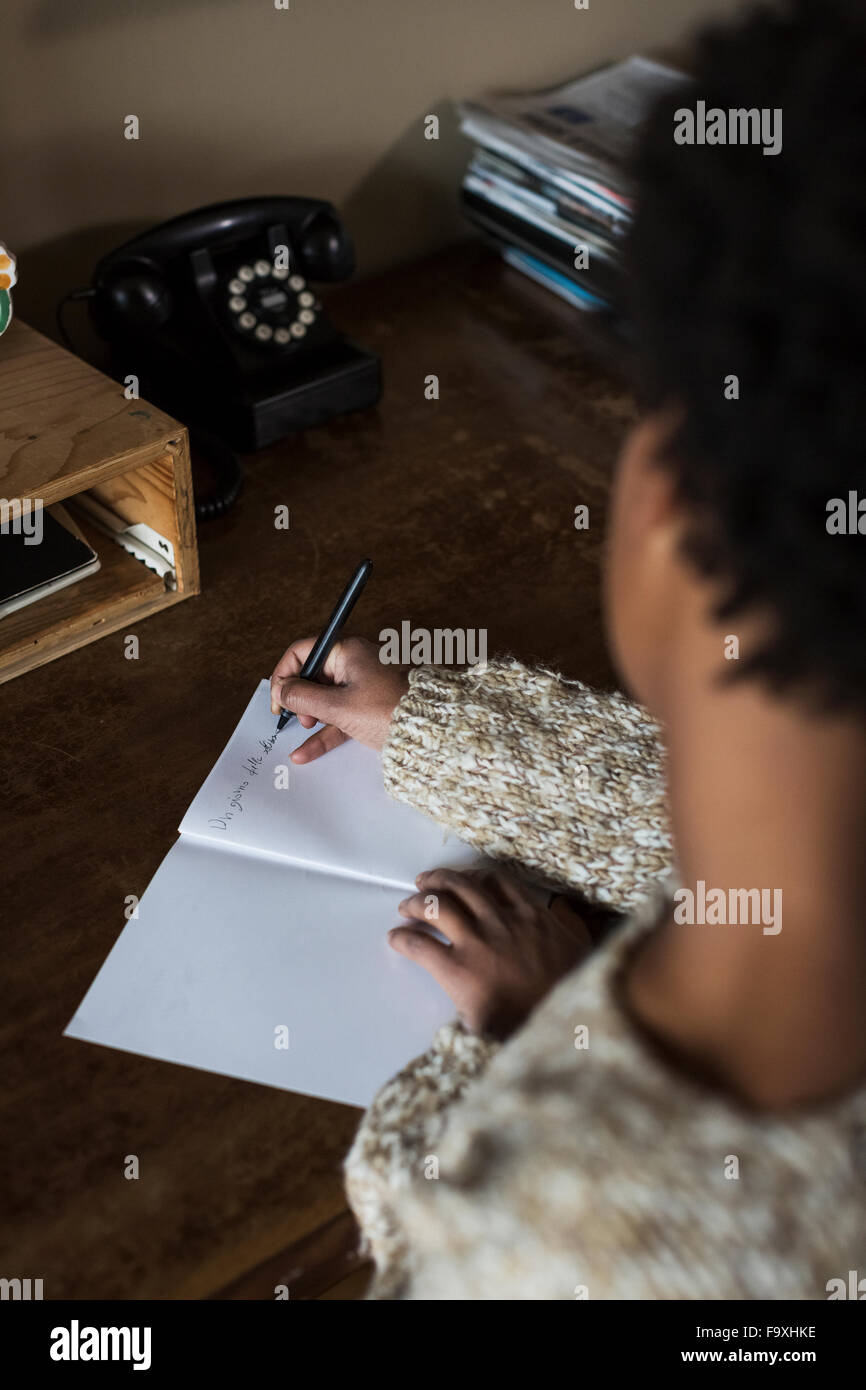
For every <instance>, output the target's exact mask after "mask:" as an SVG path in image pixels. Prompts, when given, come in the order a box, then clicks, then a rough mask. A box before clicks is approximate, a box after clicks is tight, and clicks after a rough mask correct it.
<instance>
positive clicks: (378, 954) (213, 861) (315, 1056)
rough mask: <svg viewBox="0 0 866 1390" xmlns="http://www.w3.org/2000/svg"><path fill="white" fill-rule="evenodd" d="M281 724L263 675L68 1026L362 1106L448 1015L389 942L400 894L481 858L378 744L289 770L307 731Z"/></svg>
mask: <svg viewBox="0 0 866 1390" xmlns="http://www.w3.org/2000/svg"><path fill="white" fill-rule="evenodd" d="M275 727H276V721H275V719H274V716H273V715H272V714H271V709H270V692H269V687H268V682H267V681H262V682H261V684H260V686H259V688H258V690H257V691H256V692H255V694H254V696H253V698H252V699H251V701H250V703H249V705H248V706H247V709H246V711H245V713H244V716H243V718H242V719H241V722H240V723H239V724H238V726H237V728H236V729H235V731H234V733H233V734H232V737H231V738H230V740H229V742H228V744H227V746H226V748H225V750H224V751H223V753H222V755H221V756H220V758H219V760H218V761H217V763H216V765H215V767H214V768H213V771H212V772H211V773H210V775H209V776H208V778H207V780H206V781H205V783H204V785H203V786H202V788H201V791H200V792H199V793H198V795H197V796H196V798H195V800H194V801H193V803H192V805H191V806H190V808H189V810H188V811H187V813H186V815H185V816H184V818H183V821H182V822H181V826H180V839H179V840H178V841H177V842H176V844H175V845H174V846H173V847H172V849H171V850H170V851H169V853H168V854H167V855H166V858H165V859H164V860H163V862H162V864H161V865H160V867H159V869H158V870H157V872H156V875H155V876H154V878H153V880H152V882H151V883H150V886H149V887H148V889H147V891H146V893H145V894H144V896H143V897H142V899H141V902H140V904H139V906H138V916H137V917H135V918H132V919H131V920H130V921H129V922H127V924H126V926H125V927H124V928H123V931H122V932H121V934H120V936H119V937H118V939H117V941H116V943H115V945H114V947H113V949H112V951H111V953H110V955H109V956H108V958H107V960H106V961H105V964H104V965H103V966H102V969H101V970H100V971H99V974H98V975H97V977H96V979H95V980H94V982H93V984H92V985H91V987H90V989H89V990H88V992H87V994H86V995H85V997H84V999H83V1000H82V1002H81V1004H80V1006H79V1008H78V1011H77V1012H76V1014H75V1016H74V1018H73V1019H72V1021H71V1023H70V1024H69V1027H68V1028H67V1029H66V1036H67V1037H72V1038H81V1039H83V1040H84V1041H87V1042H93V1043H102V1044H104V1045H105V1046H108V1047H117V1048H121V1049H123V1050H124V1051H127V1052H138V1053H142V1054H144V1055H145V1056H148V1057H158V1058H161V1059H163V1060H165V1061H168V1062H179V1063H181V1064H183V1065H185V1066H191V1067H201V1068H204V1069H205V1070H206V1071H213V1072H221V1073H223V1074H225V1075H227V1076H236V1077H241V1078H243V1079H244V1080H247V1081H259V1082H262V1083H264V1084H265V1085H269V1086H279V1087H282V1088H284V1089H286V1090H290V1091H303V1092H306V1093H307V1094H309V1095H314V1096H323V1097H327V1098H328V1099H331V1100H338V1101H345V1102H347V1103H349V1104H354V1105H367V1104H368V1103H369V1102H370V1100H371V1099H372V1097H373V1095H374V1094H375V1092H376V1090H377V1088H378V1087H379V1086H380V1085H381V1084H382V1083H383V1082H384V1081H386V1080H387V1079H388V1078H389V1077H390V1076H392V1075H393V1074H394V1072H395V1071H398V1070H399V1069H400V1067H402V1066H403V1065H404V1064H405V1063H406V1062H407V1061H409V1059H410V1058H411V1057H413V1056H415V1055H416V1054H417V1053H419V1052H423V1051H424V1049H425V1048H426V1047H427V1046H428V1045H429V1043H430V1040H431V1038H432V1035H433V1033H434V1032H435V1030H436V1028H438V1027H439V1026H440V1024H442V1023H444V1022H446V1021H447V1020H448V1019H449V1018H452V1017H453V1015H454V1007H453V1005H452V1004H451V1002H450V1000H449V999H448V998H447V996H446V995H445V994H444V993H443V992H442V990H441V989H440V988H439V986H438V985H436V984H435V983H434V982H433V980H431V979H430V977H429V976H428V975H427V974H426V972H425V971H423V970H421V969H420V968H419V967H418V966H417V965H414V964H413V963H412V962H411V961H408V960H406V959H404V958H403V957H401V956H398V955H397V954H396V952H395V951H393V950H392V949H391V947H390V946H389V945H388V942H387V931H388V929H389V927H392V926H396V925H397V924H398V923H399V922H400V921H401V920H402V919H401V918H400V917H399V915H398V913H397V911H396V908H397V904H398V903H399V902H400V900H401V899H402V898H403V897H405V896H406V894H407V892H408V891H410V890H411V889H412V888H413V880H414V878H415V875H416V874H417V873H419V872H420V870H421V869H426V868H433V867H435V866H436V865H442V864H444V865H448V866H450V867H452V868H465V867H468V866H469V865H470V864H472V863H474V862H476V860H477V855H476V854H475V852H474V851H473V850H471V849H470V848H469V847H468V846H466V845H464V844H462V843H461V842H460V841H459V840H457V839H455V838H454V837H453V836H446V834H445V832H443V830H442V829H441V828H440V827H439V826H437V825H435V824H434V823H433V822H432V821H431V820H429V819H428V818H427V817H426V816H423V815H421V814H420V813H419V812H417V811H414V810H412V809H411V808H410V807H407V806H403V805H400V804H399V803H398V802H395V801H392V800H391V798H390V797H389V796H388V794H387V793H386V791H385V789H384V787H383V784H382V769H381V764H380V761H379V758H378V755H377V754H375V753H373V752H371V751H370V750H369V749H367V748H363V747H361V746H360V745H359V744H356V743H345V744H343V745H342V746H341V747H340V748H337V749H335V750H334V751H333V752H331V753H328V754H327V755H326V756H325V757H323V758H321V759H320V760H318V761H317V762H314V763H310V764H308V765H306V766H301V767H295V766H294V764H291V763H289V754H290V753H291V752H292V750H293V749H294V748H296V747H297V745H298V744H299V743H301V742H303V740H304V739H305V738H307V737H308V736H309V735H308V732H307V731H306V730H304V729H301V728H300V727H299V726H298V724H297V722H296V721H292V723H291V724H290V725H289V726H288V727H287V728H286V729H285V730H284V731H283V733H281V734H279V735H276V736H275V732H274V731H275ZM280 768H283V769H286V768H288V787H285V786H284V785H281V784H282V783H284V782H285V775H284V773H283V774H280V771H279V769H280ZM286 1043H287V1044H288V1045H286Z"/></svg>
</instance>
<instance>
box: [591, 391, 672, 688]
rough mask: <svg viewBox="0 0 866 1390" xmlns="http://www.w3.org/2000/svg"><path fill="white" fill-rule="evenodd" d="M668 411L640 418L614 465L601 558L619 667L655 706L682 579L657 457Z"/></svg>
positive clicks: (666, 437) (667, 432) (666, 434)
mask: <svg viewBox="0 0 866 1390" xmlns="http://www.w3.org/2000/svg"><path fill="white" fill-rule="evenodd" d="M675 428H676V416H675V415H674V414H673V412H664V413H662V412H659V413H657V414H653V415H648V416H646V417H645V418H644V419H642V420H641V421H640V422H639V423H638V424H637V425H635V426H634V427H633V429H632V430H631V431H630V432H629V434H628V436H627V438H626V440H625V442H624V444H623V447H622V450H621V452H620V456H619V460H618V462H617V467H616V475H615V478H614V486H613V497H612V504H611V514H610V523H609V528H608V536H607V548H606V564H605V586H604V592H605V619H606V625H607V633H608V640H609V642H610V645H611V649H612V652H613V657H614V661H615V662H616V665H617V668H618V670H619V673H620V675H621V677H622V679H623V680H624V682H625V684H626V685H627V686H628V688H629V689H630V690H631V691H632V693H633V694H634V695H635V696H636V697H637V698H638V699H639V700H641V701H642V702H643V703H644V704H646V705H647V706H648V707H649V708H650V709H652V710H654V711H656V712H658V707H659V703H660V699H661V690H660V682H661V681H662V680H663V674H664V669H665V663H666V660H667V652H668V647H669V644H670V642H671V641H672V640H673V637H674V628H675V619H676V615H677V611H678V599H679V593H678V586H679V585H680V584H681V583H682V573H683V571H682V558H681V554H680V541H681V537H682V515H681V510H680V508H679V506H678V505H677V502H676V498H675V495H674V485H673V476H672V473H671V470H670V469H668V468H666V467H665V466H664V464H663V462H662V461H661V460H662V459H663V456H664V451H665V449H666V448H667V447H668V444H669V441H670V439H671V435H672V433H673V431H674V430H675Z"/></svg>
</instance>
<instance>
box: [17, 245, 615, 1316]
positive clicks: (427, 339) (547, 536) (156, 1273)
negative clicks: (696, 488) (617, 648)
mask: <svg viewBox="0 0 866 1390" xmlns="http://www.w3.org/2000/svg"><path fill="white" fill-rule="evenodd" d="M331 304H332V307H333V310H334V316H335V318H336V320H337V322H338V323H339V324H340V326H341V327H343V328H345V329H346V330H347V331H348V332H350V333H352V334H353V335H354V336H356V337H357V338H358V339H359V340H360V341H361V342H363V343H364V344H366V345H368V346H370V347H373V348H376V349H377V350H378V351H379V352H381V354H382V356H383V358H384V370H385V397H384V399H383V401H382V403H381V405H380V406H379V408H378V409H377V410H375V411H370V412H367V413H366V414H364V415H358V416H348V417H345V418H343V419H341V420H337V421H334V422H333V423H332V424H330V425H329V426H327V427H325V428H322V429H319V430H316V431H311V432H308V433H307V434H305V435H303V436H301V437H298V438H296V439H293V440H289V441H288V442H286V443H284V444H282V445H280V446H277V447H274V448H271V449H268V450H266V451H264V452H262V453H260V454H257V455H255V456H254V457H252V458H251V459H250V460H249V462H248V468H247V484H246V490H245V492H244V495H243V497H242V499H241V501H240V502H239V504H238V505H237V506H236V507H235V509H234V510H233V511H232V512H231V513H230V514H229V515H228V516H227V517H225V518H223V519H222V520H220V521H217V522H212V523H210V524H207V525H205V526H203V527H202V528H201V529H200V537H199V538H200V550H201V579H202V593H201V595H200V596H199V597H197V598H193V599H191V600H190V601H189V602H188V603H184V604H181V605H180V606H179V607H177V608H173V609H169V610H167V611H166V612H163V613H160V614H157V615H156V616H154V617H152V618H149V619H147V620H146V621H144V622H142V623H140V624H139V625H138V627H137V628H136V631H137V633H138V636H139V639H140V657H139V659H138V660H137V661H129V660H126V659H125V658H124V654H123V634H116V635H112V636H109V637H106V638H105V639H104V640H102V641H100V642H97V643H94V644H92V645H91V646H89V647H86V648H83V649H82V650H80V651H77V652H73V653H72V654H70V655H69V656H66V657H64V658H62V659H61V660H58V661H56V662H54V663H53V664H51V665H49V666H46V667H45V668H43V669H42V670H39V671H35V672H32V673H30V674H28V675H26V676H22V677H20V678H19V679H17V680H15V681H12V682H10V683H9V684H8V685H6V686H5V687H3V688H2V692H0V700H2V704H3V719H2V732H0V748H2V754H0V766H2V779H3V784H4V794H3V806H4V814H3V871H2V881H3V886H2V896H0V923H2V926H0V930H2V946H0V949H2V956H3V975H4V978H5V982H6V988H5V991H4V994H5V998H4V1007H3V1009H2V1012H0V1038H2V1054H3V1057H4V1079H3V1087H2V1095H0V1130H2V1134H3V1145H2V1147H3V1151H4V1159H5V1168H6V1173H5V1175H4V1176H3V1178H2V1181H0V1265H2V1267H0V1274H2V1275H4V1276H6V1277H10V1278H11V1277H15V1276H18V1277H22V1278H23V1277H28V1276H29V1277H31V1278H42V1279H43V1281H44V1294H45V1297H46V1298H200V1297H205V1296H208V1295H214V1294H222V1295H223V1296H231V1297H265V1298H267V1297H273V1287H274V1284H275V1283H279V1282H288V1283H289V1284H290V1286H291V1288H292V1296H293V1297H296V1296H299V1295H300V1296H318V1295H321V1294H323V1292H324V1291H325V1290H326V1289H328V1288H331V1289H332V1295H331V1296H339V1292H338V1291H339V1290H340V1289H341V1288H345V1289H346V1291H347V1292H349V1291H351V1288H352V1286H353V1285H352V1278H349V1281H348V1283H341V1281H343V1280H345V1279H346V1277H347V1276H349V1275H350V1273H351V1271H352V1256H351V1247H352V1243H353V1238H352V1226H351V1222H350V1220H349V1218H348V1217H347V1215H346V1205H345V1198H344V1195H343V1191H342V1184H341V1177H340V1164H341V1160H342V1157H343V1155H344V1154H345V1152H346V1150H347V1148H348V1146H349V1144H350V1142H351V1139H352V1135H353V1133H354V1130H355V1127H356V1125H357V1121H358V1115H359V1112H358V1111H356V1110H354V1109H351V1108H349V1107H347V1106H340V1105H335V1104H331V1103H328V1102H324V1101H317V1100H311V1099H308V1098H305V1097H303V1096H297V1095H292V1094H288V1093H285V1092H281V1091H276V1090H272V1089H268V1088H266V1087H263V1086H255V1085H251V1084H248V1083H245V1082H240V1081H233V1080H229V1079H227V1078H226V1077H221V1076H211V1075H208V1074H206V1073H203V1072H198V1071H191V1070H187V1069H185V1068H182V1067H177V1066H171V1065H169V1064H167V1063H162V1062H155V1061H150V1060H148V1059H146V1058H143V1057H135V1056H131V1055H126V1054H124V1053H121V1052H114V1051H111V1050H109V1049H106V1048H101V1047H95V1046H92V1045H90V1044H86V1043H81V1042H77V1041H73V1040H69V1039H64V1038H63V1037H62V1036H61V1034H62V1030H63V1028H64V1027H65V1025H66V1023H67V1022H68V1020H69V1019H70V1017H71V1016H72V1014H73V1013H74V1011H75V1009H76V1007H77V1005H78V1003H79V1001H80V999H81V998H82V996H83V994H84V993H85V991H86V989H87V987H88V986H89V984H90V982H91V980H92V979H93V977H94V975H95V974H96V971H97V970H98V968H99V966H100V965H101V963H102V961H103V959H104V957H105V956H106V954H107V952H108V950H109V949H110V947H111V945H112V943H113V941H114V939H115V937H116V935H117V933H118V931H119V929H120V927H121V926H122V923H123V907H124V899H125V898H126V896H127V894H130V893H135V894H138V895H140V894H141V893H143V892H144V889H145V888H146V886H147V883H148V881H149V880H150V878H151V877H152V875H153V873H154V872H155V870H156V868H157V867H158V865H159V863H160V861H161V859H162V858H163V856H164V855H165V853H166V852H167V850H168V849H169V847H170V846H171V845H172V843H173V842H174V840H175V837H176V828H177V825H178V823H179V821H180V818H181V815H182V813H183V812H184V810H185V809H186V807H187V805H188V804H189V802H190V800H191V799H192V797H193V795H194V793H195V792H196V790H197V789H198V787H199V785H200V784H201V782H202V780H203V779H204V777H205V775H206V773H207V772H208V771H209V769H210V767H211V765H212V763H213V761H214V758H215V757H216V755H217V753H218V752H219V751H220V749H221V748H222V747H223V745H224V743H225V741H226V739H227V737H228V735H229V733H230V732H231V730H232V728H233V727H234V725H235V723H236V721H237V719H238V716H239V714H240V712H241V710H243V708H244V706H245V704H246V702H247V700H248V699H249V695H250V691H251V689H252V688H253V685H254V684H255V682H256V681H257V680H258V679H259V678H260V677H261V676H263V675H267V674H268V673H269V671H270V669H271V667H272V665H273V664H274V662H275V660H276V658H277V657H278V656H279V655H280V653H281V652H282V650H283V649H284V647H285V646H286V645H287V644H288V642H289V641H290V640H291V639H292V638H293V637H296V636H300V635H302V634H304V633H307V632H310V631H313V630H314V629H315V627H316V625H317V623H319V622H321V620H322V619H323V618H324V616H326V612H327V609H328V608H329V606H330V603H331V601H332V598H333V595H334V593H336V592H337V590H338V589H339V587H340V586H341V584H342V582H343V581H344V579H345V576H346V573H347V569H348V568H349V567H350V566H351V564H352V563H353V562H354V561H355V559H356V558H357V557H359V556H363V555H371V556H372V557H373V558H374V560H375V565H376V569H375V575H374V579H373V581H372V582H371V584H370V586H369V588H368V590H367V592H366V593H365V595H364V600H363V604H362V606H361V607H360V608H359V610H358V613H357V615H356V623H355V630H356V631H364V632H366V633H367V634H369V635H370V636H373V637H375V636H376V635H377V634H378V632H379V630H380V629H381V628H383V627H393V626H399V623H400V622H401V621H403V620H404V619H409V620H410V621H411V622H412V625H413V626H421V627H428V628H433V627H450V628H454V627H469V628H479V627H480V628H484V627H486V628H487V630H488V648H489V650H490V651H491V653H492V652H496V651H504V650H508V651H511V652H514V653H516V654H517V655H518V656H520V657H522V658H524V659H529V660H533V659H538V660H541V661H543V662H545V663H546V664H550V665H553V666H556V667H559V668H560V669H562V670H563V671H564V672H565V673H566V674H568V675H571V676H579V677H581V678H582V679H585V680H588V681H591V682H594V683H609V682H610V679H611V673H610V670H609V667H608V665H607V661H606V658H605V656H604V653H603V649H602V643H601V638H600V630H599V614H598V583H597V579H598V561H599V552H600V544H601V537H602V531H603V517H604V509H605V498H606V493H607V488H608V481H609V476H610V470H611V466H612V463H613V460H614V458H615V455H616V450H617V446H618V444H619V441H620V440H621V438H622V435H623V432H624V430H625V428H626V426H627V425H628V424H629V423H630V421H631V419H632V418H633V406H632V402H631V399H630V396H629V395H628V393H627V392H626V391H625V390H624V389H623V387H622V385H621V383H620V382H619V381H618V380H617V378H616V377H614V376H612V375H609V374H608V373H607V372H605V371H602V370H600V369H599V368H598V367H596V366H594V365H593V364H592V363H591V361H590V359H589V357H588V356H587V354H586V351H585V349H584V348H583V347H582V346H581V343H580V340H579V339H578V338H577V337H576V336H575V330H574V311H573V310H571V309H570V308H569V307H568V306H567V305H565V304H563V303H561V302H560V301H558V300H557V299H556V298H554V297H553V296H551V295H550V294H549V293H548V292H547V291H545V290H543V289H542V288H540V287H538V286H535V285H533V284H531V283H530V282H528V281H525V280H523V278H522V277H521V276H519V275H518V274H517V272H515V271H513V270H510V269H509V268H508V267H506V266H504V265H503V264H502V263H501V262H500V261H499V259H498V258H497V257H496V256H495V255H493V254H492V253H491V252H489V251H487V250H486V249H485V248H483V247H482V246H480V245H478V244H472V245H469V246H465V247H461V248H457V249H455V250H452V251H448V252H446V253H443V254H442V255H439V256H436V257H434V258H432V259H430V260H428V261H424V262H421V263H417V264H414V265H411V266H406V267H403V268H401V269H399V270H397V271H392V272H390V273H388V274H386V275H384V276H382V277H378V278H376V279H372V280H369V281H366V282H364V283H361V284H358V285H356V286H352V287H349V288H347V289H344V290H342V291H340V292H339V294H338V295H334V296H332V297H331ZM431 373H435V374H436V375H438V377H439V383H440V396H439V400H438V401H430V400H426V399H425V395H424V381H425V377H427V376H428V375H429V374H431ZM281 503H284V504H286V505H288V506H289V508H290V512H291V525H290V529H289V530H288V531H284V530H279V531H278V530H276V529H275V527H274V524H273V518H274V508H275V507H276V506H277V505H279V504H281ZM580 503H585V504H587V505H588V506H589V509H590V529H589V530H588V531H577V530H575V529H574V524H573V517H574V508H575V506H577V505H578V504H580ZM418 867H419V869H420V868H422V867H424V866H422V865H419V866H418ZM385 925H386V924H383V928H384V926H385ZM129 1154H136V1155H137V1156H138V1158H139V1163H140V1177H139V1179H138V1180H135V1181H129V1180H127V1179H125V1178H124V1162H125V1159H126V1156H127V1155H129ZM355 1284H357V1277H356V1279H355Z"/></svg>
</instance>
